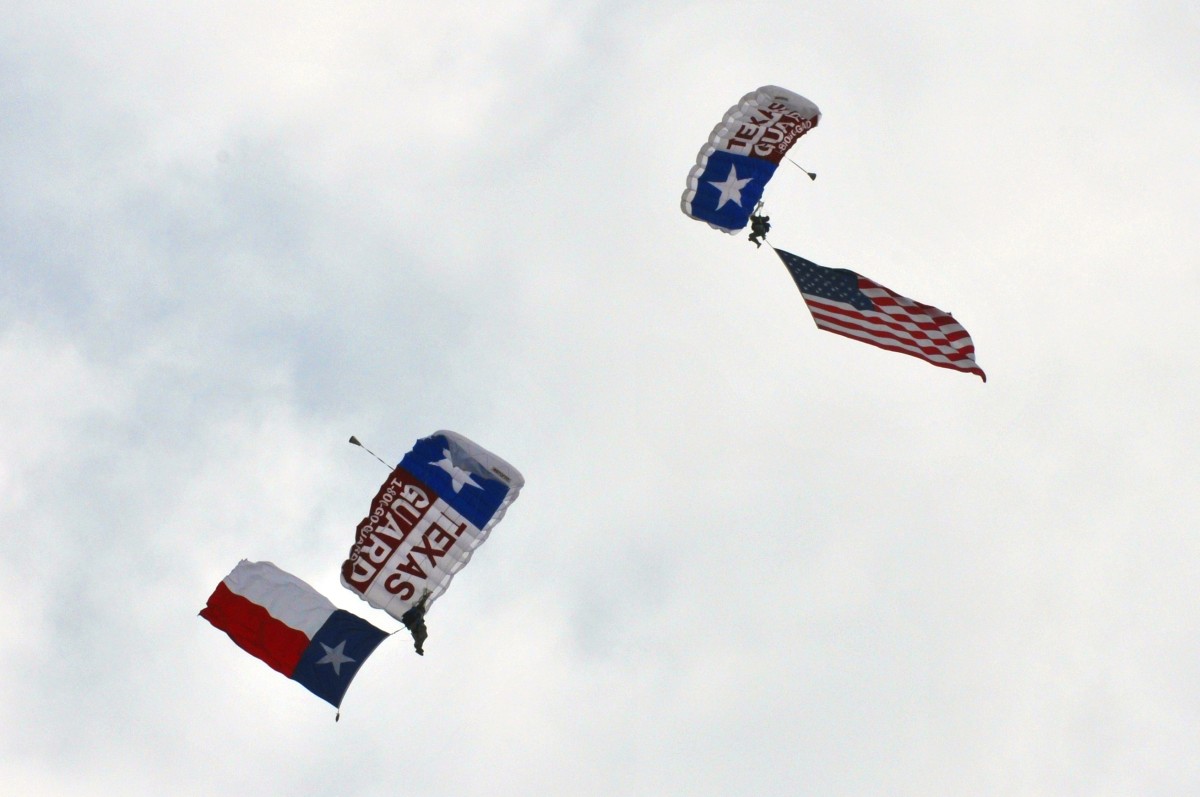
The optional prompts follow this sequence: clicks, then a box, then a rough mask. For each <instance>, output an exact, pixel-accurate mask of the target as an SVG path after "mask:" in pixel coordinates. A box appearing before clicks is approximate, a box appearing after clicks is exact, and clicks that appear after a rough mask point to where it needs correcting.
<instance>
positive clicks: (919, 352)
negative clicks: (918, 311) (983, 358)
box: [802, 294, 987, 380]
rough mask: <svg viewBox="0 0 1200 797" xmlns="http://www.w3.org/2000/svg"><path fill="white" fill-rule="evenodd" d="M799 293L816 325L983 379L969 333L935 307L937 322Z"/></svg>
mask: <svg viewBox="0 0 1200 797" xmlns="http://www.w3.org/2000/svg"><path fill="white" fill-rule="evenodd" d="M802 295H803V296H804V301H805V303H806V304H807V305H808V308H809V311H810V312H811V313H812V316H813V321H814V322H815V323H816V325H817V327H818V328H819V329H823V330H825V331H827V332H833V333H834V334H837V335H841V336H843V337H847V338H851V339H852V340H858V341H862V342H863V343H870V344H871V345H872V346H877V347H879V348H881V349H885V350H887V351H895V352H899V353H901V354H908V355H910V356H913V357H918V358H920V359H923V360H925V361H926V362H928V363H931V364H932V365H936V366H939V367H941V368H950V369H953V370H956V371H965V372H967V373H972V374H977V375H978V376H980V377H981V378H983V379H984V380H986V379H987V377H986V376H984V373H983V369H981V368H980V367H979V366H978V365H976V364H975V359H974V356H973V355H974V353H975V346H974V344H973V343H972V342H971V338H970V335H968V334H967V332H966V330H965V329H963V328H962V326H961V325H959V324H958V322H957V321H954V319H953V318H952V317H951V316H948V315H945V314H944V313H942V311H940V310H939V311H937V312H938V313H939V319H944V321H942V322H941V323H940V324H939V323H935V322H932V321H930V320H927V319H928V316H926V317H924V318H921V319H920V320H918V319H916V318H912V317H911V316H908V315H906V314H903V313H900V312H895V311H893V313H885V312H870V311H868V312H863V311H859V310H856V309H853V308H851V307H848V306H846V305H842V304H840V303H837V304H833V303H828V302H826V301H822V300H821V299H820V298H816V297H810V296H809V295H808V294H802ZM872 300H873V301H875V302H876V304H877V305H878V304H881V303H887V304H891V305H893V306H894V303H890V302H886V300H885V299H884V297H872ZM930 333H932V334H930ZM956 343H957V345H955V344H956Z"/></svg>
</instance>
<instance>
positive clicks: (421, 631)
mask: <svg viewBox="0 0 1200 797" xmlns="http://www.w3.org/2000/svg"><path fill="white" fill-rule="evenodd" d="M427 600H429V590H425V594H424V595H422V596H421V600H419V601H417V602H416V603H415V604H414V605H413V606H412V608H411V609H409V610H408V611H406V612H405V613H404V614H402V615H400V622H402V623H404V627H405V628H407V629H408V630H409V631H410V632H411V633H412V638H413V647H414V648H416V649H417V655H419V656H424V655H425V648H424V647H423V646H424V644H425V640H426V639H428V638H429V631H428V630H427V629H426V628H425V602H426V601H427Z"/></svg>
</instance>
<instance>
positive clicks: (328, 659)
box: [317, 639, 354, 675]
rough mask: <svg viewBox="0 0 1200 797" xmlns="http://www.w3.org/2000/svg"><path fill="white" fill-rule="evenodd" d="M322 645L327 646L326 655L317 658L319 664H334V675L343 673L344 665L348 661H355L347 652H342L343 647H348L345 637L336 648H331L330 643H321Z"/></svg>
mask: <svg viewBox="0 0 1200 797" xmlns="http://www.w3.org/2000/svg"><path fill="white" fill-rule="evenodd" d="M321 647H323V648H325V656H324V657H323V658H320V659H317V664H332V665H333V674H334V675H341V674H342V665H343V664H346V663H348V662H351V663H352V662H353V661H354V659H352V658H350V657H349V656H347V655H346V654H345V653H343V652H342V651H343V649H344V648H345V647H346V640H344V639H343V640H342V641H341V642H340V643H339V644H338V646H337V647H336V648H331V647H329V646H328V645H326V644H325V643H324V642H322V643H321Z"/></svg>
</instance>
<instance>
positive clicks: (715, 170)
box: [680, 86, 821, 233]
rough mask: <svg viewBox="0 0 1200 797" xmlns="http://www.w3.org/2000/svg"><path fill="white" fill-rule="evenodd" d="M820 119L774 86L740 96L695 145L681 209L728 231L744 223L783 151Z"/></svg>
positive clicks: (810, 106)
mask: <svg viewBox="0 0 1200 797" xmlns="http://www.w3.org/2000/svg"><path fill="white" fill-rule="evenodd" d="M820 119H821V112H820V110H818V109H817V106H816V105H814V104H813V103H812V102H811V101H809V100H807V99H805V98H804V97H801V96H800V95H799V94H795V93H793V92H790V91H788V90H787V89H781V88H779V87H778V86H763V87H762V88H760V89H757V90H756V91H752V92H750V93H749V94H747V95H746V96H744V97H742V99H741V100H740V101H739V102H738V104H737V105H735V106H733V107H732V108H730V109H729V110H728V111H726V112H725V117H724V118H723V119H722V120H721V123H720V124H718V125H717V126H716V127H715V128H713V131H712V134H711V135H710V136H709V137H708V142H707V143H706V144H705V145H704V147H703V148H702V149H701V150H700V154H699V155H698V156H697V158H696V165H695V166H693V167H692V170H691V172H690V173H689V174H688V181H687V190H685V191H684V192H683V200H682V202H681V203H680V205H681V206H682V208H683V212H684V213H686V214H687V215H689V216H691V217H692V218H693V219H699V220H700V221H706V222H708V224H709V225H710V226H711V227H713V228H715V229H718V230H723V231H725V232H728V233H736V232H737V231H738V230H741V229H743V228H745V226H746V224H747V223H748V222H749V221H750V214H752V213H753V212H754V209H755V206H756V205H757V204H758V202H759V200H760V199H761V198H762V194H763V189H764V188H766V185H767V181H769V180H770V179H771V177H772V176H773V175H774V174H775V168H776V167H777V166H778V165H779V162H780V161H782V160H783V156H784V155H785V154H787V151H788V150H789V149H790V148H791V146H792V145H793V144H795V143H796V141H797V140H799V139H800V137H801V136H803V135H804V134H805V133H807V132H808V131H809V130H811V129H813V128H814V127H816V126H817V122H819V121H820Z"/></svg>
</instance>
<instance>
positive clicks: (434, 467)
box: [400, 435, 509, 529]
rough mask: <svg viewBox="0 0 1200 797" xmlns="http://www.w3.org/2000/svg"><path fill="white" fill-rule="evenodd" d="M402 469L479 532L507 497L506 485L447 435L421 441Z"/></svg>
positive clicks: (404, 462) (406, 455) (402, 461)
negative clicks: (422, 483)
mask: <svg viewBox="0 0 1200 797" xmlns="http://www.w3.org/2000/svg"><path fill="white" fill-rule="evenodd" d="M400 465H401V466H402V467H404V468H405V469H406V470H407V471H408V472H409V473H411V474H412V475H414V476H416V477H417V478H418V479H420V480H421V481H423V482H424V483H425V484H427V485H428V486H429V488H430V489H432V490H433V491H434V492H435V493H437V495H438V497H439V498H441V499H442V500H443V501H445V502H446V503H447V504H449V505H450V506H451V507H452V508H453V509H454V510H455V511H457V512H458V513H459V514H460V515H462V516H463V517H464V518H466V520H467V521H468V522H469V523H470V524H471V525H473V526H474V527H475V528H477V529H482V528H484V526H486V525H487V522H488V521H489V520H491V518H492V516H493V515H495V514H496V512H497V511H498V510H499V509H500V506H501V505H502V504H503V503H504V498H505V496H507V495H508V491H509V487H508V485H507V484H505V483H504V482H503V481H501V480H500V479H497V478H495V477H494V476H492V475H491V474H489V473H488V471H487V469H486V468H485V467H484V466H483V465H482V464H481V463H480V462H478V461H477V460H476V459H475V458H474V457H472V456H471V455H470V454H469V453H467V451H466V450H464V449H463V448H462V447H461V446H459V445H458V444H457V443H456V442H454V441H453V440H451V439H449V438H447V437H446V436H445V435H432V436H430V437H425V438H422V439H421V440H418V441H417V442H416V445H414V446H413V448H412V451H409V452H408V453H407V454H405V455H404V459H402V460H400Z"/></svg>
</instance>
